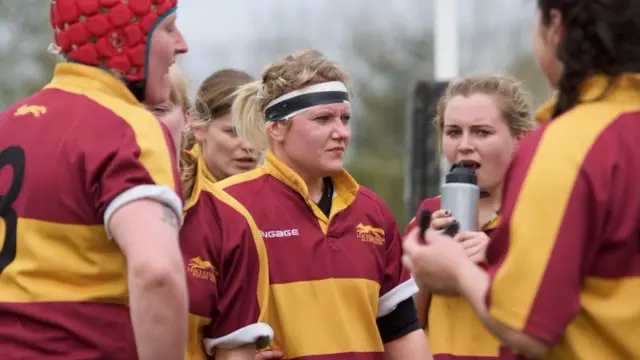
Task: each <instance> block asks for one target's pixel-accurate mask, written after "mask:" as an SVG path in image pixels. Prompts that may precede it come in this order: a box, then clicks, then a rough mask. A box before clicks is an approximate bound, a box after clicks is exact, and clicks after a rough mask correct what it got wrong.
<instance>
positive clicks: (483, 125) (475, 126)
mask: <svg viewBox="0 0 640 360" xmlns="http://www.w3.org/2000/svg"><path fill="white" fill-rule="evenodd" d="M444 127H446V128H447V127H460V125H458V124H446V125H445V126H444ZM469 127H471V128H480V127H489V128H492V127H493V125H491V124H473V125H471V126H469Z"/></svg>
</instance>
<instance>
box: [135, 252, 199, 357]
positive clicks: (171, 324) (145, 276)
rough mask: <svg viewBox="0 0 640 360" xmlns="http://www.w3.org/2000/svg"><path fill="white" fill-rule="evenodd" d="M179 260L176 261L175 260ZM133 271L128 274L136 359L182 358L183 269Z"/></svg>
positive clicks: (184, 322)
mask: <svg viewBox="0 0 640 360" xmlns="http://www.w3.org/2000/svg"><path fill="white" fill-rule="evenodd" d="M176 260H179V259H176ZM164 269H167V270H155V271H154V270H150V269H149V268H147V269H144V268H143V267H142V268H138V269H135V268H133V269H132V270H131V271H130V273H129V296H130V309H131V310H130V311H131V321H132V324H133V330H134V333H135V337H136V344H137V348H138V354H139V358H140V360H147V359H148V360H160V359H167V360H175V359H183V358H184V353H185V348H186V341H187V339H186V337H187V314H188V310H187V309H188V299H187V296H186V293H187V289H186V281H185V274H184V268H183V266H182V262H181V261H180V263H179V266H175V264H174V265H173V266H169V267H165V268H164Z"/></svg>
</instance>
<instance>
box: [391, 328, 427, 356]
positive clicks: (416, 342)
mask: <svg viewBox="0 0 640 360" xmlns="http://www.w3.org/2000/svg"><path fill="white" fill-rule="evenodd" d="M384 358H385V360H429V359H432V358H433V357H432V355H431V350H430V349H429V345H428V343H427V338H426V337H425V335H424V332H422V330H415V331H413V332H410V333H409V334H407V335H405V336H403V337H401V338H399V339H397V340H394V341H391V342H388V343H386V344H384Z"/></svg>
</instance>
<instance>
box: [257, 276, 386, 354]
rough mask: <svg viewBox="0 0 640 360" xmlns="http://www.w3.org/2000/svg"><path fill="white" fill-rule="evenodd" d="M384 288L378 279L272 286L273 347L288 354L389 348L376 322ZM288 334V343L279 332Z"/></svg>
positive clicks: (317, 281)
mask: <svg viewBox="0 0 640 360" xmlns="http://www.w3.org/2000/svg"><path fill="white" fill-rule="evenodd" d="M379 291H380V285H379V284H378V283H376V282H374V281H371V280H365V279H324V280H314V281H299V282H293V283H287V284H273V285H271V296H272V300H271V304H272V306H270V314H269V320H270V321H269V325H271V327H272V328H273V330H274V332H275V334H276V337H275V339H274V347H275V348H276V349H286V351H287V353H286V354H285V357H286V358H297V357H301V356H310V355H323V354H334V353H346V352H381V351H384V346H383V344H382V341H381V340H380V335H379V334H378V327H377V325H376V321H375V319H376V317H375V314H376V313H377V309H378V298H379ZM301 314H304V315H301ZM353 324H358V326H353ZM285 333H286V334H287V336H286V338H287V339H290V340H291V342H288V343H286V344H284V343H282V338H279V337H278V336H277V334H285ZM327 334H331V336H327ZM296 335H298V336H296ZM303 335H304V336H303Z"/></svg>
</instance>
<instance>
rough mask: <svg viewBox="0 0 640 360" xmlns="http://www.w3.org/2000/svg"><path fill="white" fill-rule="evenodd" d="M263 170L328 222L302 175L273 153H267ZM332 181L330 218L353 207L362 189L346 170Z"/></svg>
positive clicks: (336, 175)
mask: <svg viewBox="0 0 640 360" xmlns="http://www.w3.org/2000/svg"><path fill="white" fill-rule="evenodd" d="M263 170H264V171H265V172H266V173H267V174H269V175H271V176H273V177H275V178H276V179H278V180H280V181H281V182H283V183H284V184H285V185H287V186H288V187H290V188H291V189H293V190H294V191H296V192H297V193H299V194H300V195H301V196H302V197H303V198H304V199H305V201H306V202H307V204H309V206H311V208H312V209H313V211H314V213H315V214H316V216H317V217H318V218H319V219H323V218H324V219H326V220H328V218H327V217H326V215H324V213H322V211H321V210H320V209H319V208H318V206H317V205H316V204H315V202H313V200H311V198H310V196H309V189H308V188H307V185H306V184H305V182H304V180H302V178H301V177H300V175H298V174H297V173H296V172H295V171H293V169H291V168H290V167H288V166H287V165H286V164H285V163H283V162H282V161H280V159H278V158H277V157H276V156H275V154H273V152H271V151H267V152H266V154H265V160H264V165H263ZM331 180H332V181H333V186H334V197H333V202H332V205H331V214H330V216H329V218H330V217H331V216H333V215H334V214H336V213H338V212H340V211H342V210H344V209H345V208H346V207H348V206H349V205H351V204H352V203H353V201H354V200H355V198H356V195H357V193H358V190H359V188H360V186H359V185H358V183H357V182H356V181H355V179H354V178H353V177H352V176H351V175H350V174H349V173H348V172H347V171H346V170H344V169H342V170H341V171H340V172H338V173H337V174H335V175H332V176H331Z"/></svg>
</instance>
